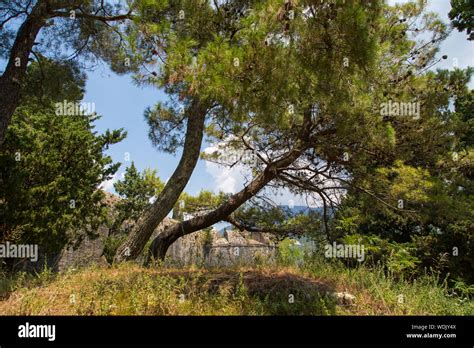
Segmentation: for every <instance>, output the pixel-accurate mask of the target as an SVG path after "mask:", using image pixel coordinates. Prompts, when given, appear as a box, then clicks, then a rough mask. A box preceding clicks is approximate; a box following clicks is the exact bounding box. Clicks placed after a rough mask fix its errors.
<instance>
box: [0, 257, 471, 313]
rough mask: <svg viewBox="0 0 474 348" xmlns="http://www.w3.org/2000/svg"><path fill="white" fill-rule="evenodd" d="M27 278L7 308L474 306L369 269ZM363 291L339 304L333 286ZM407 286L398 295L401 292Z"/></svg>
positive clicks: (2, 305) (365, 309) (462, 309)
mask: <svg viewBox="0 0 474 348" xmlns="http://www.w3.org/2000/svg"><path fill="white" fill-rule="evenodd" d="M43 278H44V279H43V280H42V281H41V282H40V283H39V282H38V281H31V280H30V281H28V280H23V281H22V282H18V284H17V285H16V286H13V288H10V291H7V292H4V294H3V300H2V301H0V314H4V315H347V314H353V315H403V314H420V315H424V314H472V313H473V311H472V308H473V307H472V301H467V302H466V301H464V300H463V301H464V302H463V301H460V300H459V299H454V298H449V297H446V296H445V295H444V294H443V292H442V289H440V288H439V287H436V285H435V284H431V283H423V282H418V283H417V284H409V283H400V282H398V283H396V282H393V281H392V280H390V279H387V278H384V277H383V276H382V275H381V274H377V273H376V272H375V271H369V270H367V269H361V270H356V271H347V270H341V269H336V268H331V267H330V266H319V267H317V268H315V267H312V268H311V267H310V268H303V269H296V268H291V267H260V268H259V269H250V268H234V269H199V268H187V269H173V268H163V267H156V268H143V267H141V266H138V265H136V264H121V265H118V266H113V267H109V268H100V267H92V268H88V269H82V270H78V271H70V272H67V273H63V274H60V275H49V276H48V277H46V276H45V277H43ZM342 291H347V292H349V293H351V294H353V295H355V296H356V302H355V303H353V304H338V303H336V300H335V299H334V297H333V296H331V295H330V294H331V293H333V292H342ZM400 293H402V294H404V299H405V300H404V302H403V303H399V301H398V300H397V299H398V297H397V296H398V295H399V294H400Z"/></svg>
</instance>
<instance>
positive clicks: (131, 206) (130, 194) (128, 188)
mask: <svg viewBox="0 0 474 348" xmlns="http://www.w3.org/2000/svg"><path fill="white" fill-rule="evenodd" d="M163 187H164V183H163V182H162V181H161V179H160V178H159V177H158V176H157V173H156V170H151V169H145V171H144V172H143V173H140V172H138V170H137V168H136V167H135V164H134V163H133V162H132V164H131V165H130V167H127V168H126V169H125V174H124V177H123V179H122V180H118V181H117V182H116V183H115V184H114V188H115V191H116V192H117V193H118V195H119V196H120V197H121V198H122V199H121V200H120V201H119V202H118V203H117V204H116V209H117V211H118V213H119V217H118V218H117V219H116V222H117V224H118V225H117V227H120V225H121V224H122V222H123V221H125V220H129V219H130V220H135V219H137V218H138V217H139V216H140V214H141V213H143V211H145V209H146V208H147V207H148V206H149V205H150V199H151V198H153V197H155V196H156V195H158V194H159V193H160V192H161V190H162V189H163Z"/></svg>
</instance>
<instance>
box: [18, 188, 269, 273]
mask: <svg viewBox="0 0 474 348" xmlns="http://www.w3.org/2000/svg"><path fill="white" fill-rule="evenodd" d="M105 199H106V203H107V204H109V205H111V206H113V205H114V204H115V203H116V202H117V201H118V199H119V198H118V197H117V196H115V195H113V194H110V193H108V192H106V198H105ZM177 222H178V221H176V220H173V219H170V218H165V220H164V221H163V222H162V223H161V224H160V225H159V226H158V227H157V228H156V229H155V231H154V232H153V234H152V237H151V240H153V239H154V238H155V237H156V236H157V235H158V234H159V233H160V232H161V231H162V230H163V229H164V228H166V227H167V226H169V225H172V224H174V223H177ZM127 225H128V229H130V228H131V227H133V223H130V222H128V223H127ZM109 233H110V230H109V228H108V227H107V226H105V225H102V226H100V227H99V228H98V229H97V230H95V231H80V233H79V236H78V237H77V239H76V241H75V243H74V244H72V245H70V246H68V247H65V248H64V249H63V250H62V251H61V252H60V253H59V254H58V255H54V256H51V255H48V256H47V255H45V254H44V253H42V252H41V248H39V255H38V256H39V257H38V260H37V261H36V262H30V261H29V260H24V261H22V262H19V265H18V266H19V267H20V268H22V269H25V270H27V271H41V270H42V269H44V267H45V266H47V267H48V268H51V269H52V270H53V271H59V272H61V271H65V270H67V269H69V268H77V267H83V266H87V265H91V264H102V265H106V264H107V261H106V259H105V257H104V248H105V242H106V239H107V237H109ZM275 252H276V247H275V244H274V243H273V242H272V241H271V238H270V235H269V234H266V233H255V232H252V233H250V232H246V231H236V230H230V231H226V232H224V234H223V235H221V234H220V233H219V232H218V231H217V230H215V229H213V230H211V231H210V232H207V231H197V232H195V233H192V234H189V235H186V236H183V237H181V238H179V239H178V240H177V241H175V242H174V243H173V244H172V245H171V246H170V248H169V249H168V252H167V254H166V260H165V261H166V263H168V264H172V265H177V266H189V265H191V264H195V265H206V266H213V267H220V266H222V267H227V266H231V265H253V264H255V263H258V262H260V261H266V262H271V261H272V260H274V257H275Z"/></svg>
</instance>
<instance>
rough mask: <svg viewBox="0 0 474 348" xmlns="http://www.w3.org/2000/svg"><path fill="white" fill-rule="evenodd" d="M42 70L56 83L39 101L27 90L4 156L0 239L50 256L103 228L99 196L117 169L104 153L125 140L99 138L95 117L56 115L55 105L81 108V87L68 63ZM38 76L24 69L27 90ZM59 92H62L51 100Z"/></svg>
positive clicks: (0, 159) (119, 135) (112, 135)
mask: <svg viewBox="0 0 474 348" xmlns="http://www.w3.org/2000/svg"><path fill="white" fill-rule="evenodd" d="M47 66H48V71H50V72H51V73H52V75H53V76H55V77H57V78H58V79H57V80H55V83H56V85H54V84H53V85H51V86H48V87H45V88H44V89H43V90H42V92H41V94H40V91H39V90H38V89H33V88H30V87H28V88H25V91H24V93H25V94H24V97H23V99H22V100H23V101H22V103H21V104H20V106H19V107H18V108H17V110H16V112H15V114H14V116H13V119H12V122H11V125H10V128H9V131H8V134H7V137H6V140H5V143H4V144H3V146H2V149H1V155H0V168H1V172H0V174H1V179H2V185H1V186H0V187H1V188H0V190H1V191H0V197H2V199H1V205H2V206H1V210H2V211H3V214H4V215H3V218H2V221H3V226H2V227H3V228H2V234H1V240H11V241H15V242H19V243H20V242H23V243H36V244H39V245H40V246H41V248H43V250H45V251H50V252H53V251H58V250H59V249H60V248H61V247H62V246H64V245H65V244H66V243H67V242H69V241H71V240H73V239H74V234H75V233H76V232H77V231H79V230H80V229H81V228H84V227H86V226H89V227H90V226H97V225H98V224H99V223H101V222H103V221H104V217H105V215H104V214H105V207H104V206H103V204H102V198H103V193H102V192H101V191H100V190H98V189H97V188H98V186H99V185H100V183H101V182H102V181H104V180H107V179H109V178H110V177H111V176H112V175H113V174H114V173H115V172H116V171H117V169H118V166H119V165H120V164H114V163H113V162H112V159H111V158H110V157H109V156H105V155H104V151H105V149H107V148H108V146H110V145H111V144H114V143H117V142H119V141H121V140H122V139H123V138H124V137H125V134H124V133H123V132H122V131H121V130H117V131H113V132H109V131H107V132H106V133H105V134H103V135H98V134H97V133H96V132H94V124H93V123H94V121H95V120H97V118H98V116H97V115H95V114H92V115H89V114H84V115H75V116H68V115H61V114H59V115H58V114H56V110H55V105H54V101H56V102H59V101H61V102H62V98H65V99H67V100H68V101H70V102H75V103H77V102H80V99H78V98H82V92H81V90H82V86H83V85H84V81H83V80H81V79H80V78H81V75H78V72H77V70H74V69H72V68H71V66H70V65H68V64H65V65H62V64H57V65H54V64H53V63H52V62H47ZM55 66H56V67H57V70H55ZM38 69H39V67H38V66H37V64H36V63H34V64H32V65H31V66H30V68H29V72H31V75H29V76H28V79H30V80H31V81H32V84H31V87H32V86H34V85H35V82H34V81H35V79H36V77H37V74H38ZM58 83H62V85H61V86H59V85H57V84H58ZM57 91H61V93H57V94H50V93H56V92H57ZM28 93H32V94H28ZM37 98H38V99H37ZM58 98H60V100H57V99H58Z"/></svg>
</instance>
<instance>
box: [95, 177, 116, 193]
mask: <svg viewBox="0 0 474 348" xmlns="http://www.w3.org/2000/svg"><path fill="white" fill-rule="evenodd" d="M117 180H118V178H117V174H114V176H112V178H110V179H109V180H105V181H102V182H101V183H100V185H99V188H100V189H101V190H104V191H107V192H110V193H114V192H115V190H114V184H115V183H116V182H117Z"/></svg>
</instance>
